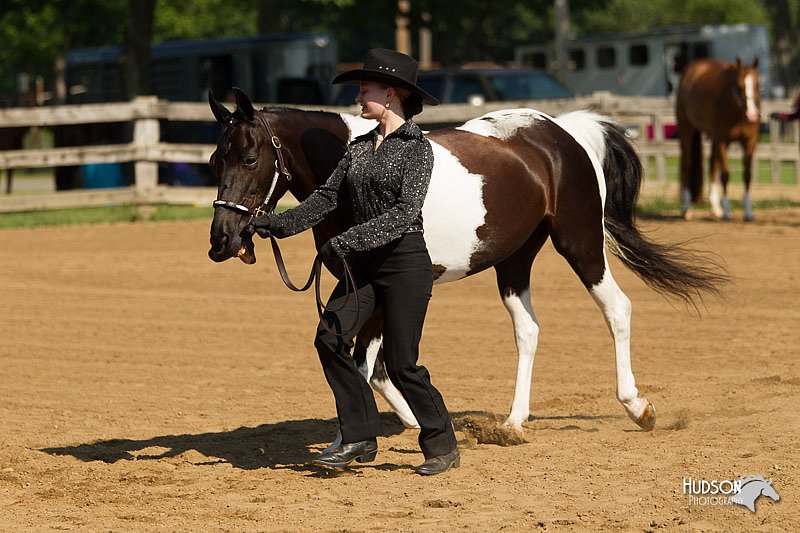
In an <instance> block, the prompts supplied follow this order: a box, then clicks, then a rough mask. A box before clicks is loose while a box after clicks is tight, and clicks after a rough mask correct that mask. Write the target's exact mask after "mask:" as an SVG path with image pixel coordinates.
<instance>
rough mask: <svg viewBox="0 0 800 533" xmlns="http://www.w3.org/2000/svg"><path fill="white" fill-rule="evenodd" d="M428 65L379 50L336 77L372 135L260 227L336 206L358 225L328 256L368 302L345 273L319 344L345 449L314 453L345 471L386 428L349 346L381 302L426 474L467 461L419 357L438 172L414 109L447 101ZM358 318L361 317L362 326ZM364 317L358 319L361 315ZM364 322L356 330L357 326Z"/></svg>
mask: <svg viewBox="0 0 800 533" xmlns="http://www.w3.org/2000/svg"><path fill="white" fill-rule="evenodd" d="M417 70H418V68H417V62H416V61H415V60H414V59H413V58H411V57H409V56H407V55H405V54H401V53H399V52H395V51H393V50H385V49H374V50H370V51H369V52H368V53H367V58H366V60H365V61H364V67H363V68H362V69H357V70H351V71H348V72H345V73H343V74H341V75H339V76H338V77H336V78H335V79H334V80H333V83H359V85H360V91H359V94H358V96H357V97H356V103H358V104H359V105H361V116H362V117H364V118H368V119H374V120H377V121H378V126H377V127H376V128H375V129H374V130H372V131H371V132H370V133H367V134H365V135H361V136H359V137H357V138H355V139H353V141H352V142H351V143H350V144H349V146H348V148H347V152H346V153H345V155H344V156H343V157H342V159H341V161H340V162H339V165H338V166H337V168H336V170H334V172H333V174H332V175H331V176H330V178H329V179H328V181H327V182H326V183H325V184H324V185H322V186H321V187H319V189H317V190H316V191H315V192H314V193H313V194H311V195H310V196H309V197H308V198H307V199H306V200H305V201H303V202H302V203H301V204H300V205H298V206H297V207H295V208H294V209H290V210H288V211H284V212H283V213H281V214H279V215H265V216H262V217H257V218H255V219H254V221H253V222H252V228H250V229H249V231H255V232H257V233H258V234H259V235H261V236H262V237H265V236H267V235H269V234H270V233H271V234H273V235H275V236H276V237H279V238H282V237H287V236H289V235H294V234H295V233H299V232H301V231H303V230H305V229H308V228H310V227H311V226H313V225H315V224H318V223H319V222H321V221H322V220H323V218H324V217H325V215H327V214H328V213H330V212H331V211H332V210H333V209H334V208H335V207H336V206H337V205H339V204H341V203H345V202H348V203H350V204H351V205H352V208H353V212H354V219H355V225H354V226H353V227H351V228H350V229H348V230H347V231H345V232H344V233H342V234H340V235H337V236H335V237H333V238H331V239H330V240H328V241H327V242H326V243H325V244H324V245H323V246H322V247H321V248H320V251H319V253H320V255H321V256H322V258H323V259H324V260H326V262H328V264H331V263H330V260H337V261H339V260H343V259H347V260H348V262H349V263H351V264H352V270H353V274H354V277H355V280H356V288H357V291H358V302H360V308H359V309H358V310H356V299H355V298H346V296H345V280H344V279H342V280H340V281H339V283H338V284H337V286H336V288H335V289H334V290H333V293H332V295H331V297H330V300H329V301H328V307H329V308H331V309H339V308H340V307H341V306H342V305H343V304H344V303H345V302H346V307H345V308H343V309H341V310H339V311H336V312H331V311H326V312H325V314H324V315H323V317H322V320H323V321H325V323H327V324H328V325H329V327H331V328H336V329H337V330H338V331H339V332H348V331H352V332H353V333H352V334H347V335H345V336H338V335H334V334H332V333H329V332H328V331H327V330H326V329H325V328H324V327H323V325H322V323H320V325H319V326H318V328H317V336H316V340H315V342H314V345H315V346H316V348H317V351H318V353H319V357H320V360H321V362H322V367H323V369H324V371H325V377H326V379H327V380H328V384H329V385H330V387H331V389H332V390H333V394H334V396H335V398H336V410H337V413H338V417H339V428H340V430H341V432H342V445H341V446H339V447H338V448H337V449H335V450H332V451H329V452H325V453H323V454H321V455H319V456H318V457H317V458H316V459H314V460H313V461H312V463H313V464H315V465H318V466H323V467H328V468H340V467H344V466H347V465H349V464H350V463H351V462H352V461H354V460H356V461H358V462H362V463H363V462H368V461H372V460H374V459H375V456H376V454H377V450H378V445H377V441H376V437H377V435H378V434H379V433H381V428H380V419H379V416H378V409H377V406H376V405H375V399H374V397H373V395H372V391H371V390H370V388H369V385H368V384H367V382H366V380H364V378H363V377H362V376H361V375H360V374H359V372H358V371H357V369H356V366H355V363H354V361H353V358H352V357H351V356H350V350H351V349H352V347H353V337H354V335H355V333H356V332H358V330H359V329H360V328H361V326H362V325H363V323H364V322H365V321H366V320H367V318H369V316H370V315H372V314H373V311H375V310H376V309H377V308H380V309H381V310H382V311H383V316H384V330H383V353H384V360H385V362H386V369H387V371H388V374H389V378H390V379H391V380H392V383H393V384H394V385H395V386H396V387H397V388H398V389H399V390H400V392H402V394H403V396H404V397H405V399H406V401H407V402H408V404H409V406H410V407H411V411H412V412H413V413H414V415H415V417H416V418H417V421H418V422H419V424H420V427H421V431H420V435H419V444H420V447H421V448H422V452H423V454H424V455H425V462H424V463H423V464H422V465H420V466H419V467H417V468H416V472H417V473H419V474H423V475H432V474H440V473H442V472H445V471H447V470H449V469H450V468H455V467H458V466H459V463H460V457H459V452H458V448H457V447H456V439H455V435H454V433H453V424H452V422H451V420H450V415H449V414H448V412H447V408H446V407H445V405H444V401H443V400H442V397H441V395H440V394H439V392H438V391H437V390H436V389H435V388H434V387H433V385H432V384H431V381H430V376H429V374H428V371H427V370H426V369H425V368H424V367H422V366H419V365H417V359H418V356H419V341H420V337H421V334H422V325H423V322H424V319H425V313H426V311H427V307H428V300H429V299H430V295H431V288H432V286H433V270H432V268H431V259H430V256H429V255H428V249H427V247H426V245H425V239H424V237H423V234H422V204H423V202H424V200H425V194H426V193H427V190H428V183H429V182H430V177H431V171H432V170H433V151H432V150H431V146H430V143H429V142H428V140H427V139H425V137H424V136H423V135H422V131H421V130H420V129H419V127H418V126H417V125H416V124H415V123H414V121H413V120H412V116H413V115H415V114H417V113H419V112H420V111H422V104H423V103H425V104H429V105H437V104H438V103H439V102H438V101H437V100H436V99H435V98H433V97H432V96H431V95H429V94H428V93H426V92H425V91H423V90H422V89H421V88H419V87H417V85H416V80H417ZM356 320H357V322H356ZM354 322H355V323H354ZM353 326H355V327H353Z"/></svg>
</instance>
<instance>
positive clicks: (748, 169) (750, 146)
mask: <svg viewBox="0 0 800 533" xmlns="http://www.w3.org/2000/svg"><path fill="white" fill-rule="evenodd" d="M757 141H758V136H757V135H754V136H753V137H752V140H749V141H746V142H743V143H742V148H743V149H744V160H743V163H744V200H743V203H744V220H745V222H751V221H753V220H754V219H755V217H754V215H753V201H752V199H751V198H750V181H751V180H752V179H753V152H755V149H756V143H757Z"/></svg>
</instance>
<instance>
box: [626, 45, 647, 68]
mask: <svg viewBox="0 0 800 533" xmlns="http://www.w3.org/2000/svg"><path fill="white" fill-rule="evenodd" d="M648 59H649V57H648V52H647V45H646V44H632V45H631V47H630V48H629V49H628V62H629V63H630V64H631V65H633V66H636V67H640V66H642V65H646V64H647V61H648Z"/></svg>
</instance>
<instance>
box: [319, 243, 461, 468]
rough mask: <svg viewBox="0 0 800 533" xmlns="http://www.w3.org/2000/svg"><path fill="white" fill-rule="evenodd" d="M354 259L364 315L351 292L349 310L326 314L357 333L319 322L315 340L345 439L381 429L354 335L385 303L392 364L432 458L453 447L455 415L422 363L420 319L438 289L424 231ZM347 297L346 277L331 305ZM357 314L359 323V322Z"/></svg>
mask: <svg viewBox="0 0 800 533" xmlns="http://www.w3.org/2000/svg"><path fill="white" fill-rule="evenodd" d="M352 262H353V268H352V270H353V275H354V277H355V280H356V288H357V290H358V297H359V304H360V309H359V310H358V313H356V302H355V298H354V297H353V295H352V294H351V295H350V298H349V300H347V305H346V307H345V308H344V309H342V310H340V311H336V312H331V311H327V312H325V314H324V315H323V317H322V320H324V321H325V322H326V324H328V326H329V327H331V329H334V330H335V331H337V332H339V333H341V332H343V331H349V330H351V329H352V330H353V333H352V334H350V335H348V336H346V337H337V336H336V335H332V334H330V333H328V332H327V331H326V330H325V329H324V328H323V327H322V325H321V324H320V326H319V327H318V328H317V337H316V340H315V342H314V345H315V346H316V348H317V351H318V353H319V358H320V361H321V362H322V368H323V370H324V371H325V377H326V379H327V380H328V384H329V385H330V387H331V390H332V391H333V395H334V397H335V398H336V411H337V413H338V416H339V427H340V429H341V431H342V440H343V442H345V443H348V442H358V441H362V440H367V439H372V438H375V437H376V436H378V435H379V434H380V433H381V426H380V419H379V416H378V408H377V406H376V405H375V398H374V396H373V394H372V390H371V389H370V387H369V384H368V383H367V382H366V380H365V379H364V378H363V376H362V375H361V374H360V373H359V372H358V370H357V369H356V365H355V362H354V360H353V358H352V357H351V356H350V352H351V350H352V348H353V338H354V337H355V335H356V333H357V332H358V330H359V329H361V326H363V325H364V322H366V320H367V319H368V318H369V317H370V315H372V313H373V312H374V311H375V309H377V308H381V309H382V310H383V316H384V326H383V356H384V360H385V362H386V370H387V373H388V374H389V379H391V381H392V383H393V384H394V385H395V387H397V388H398V389H399V390H400V392H401V393H402V394H403V397H404V398H405V399H406V401H407V402H408V405H409V407H411V411H412V412H413V413H414V416H415V417H416V418H417V421H418V422H419V425H420V427H421V431H420V435H419V445H420V448H422V453H423V454H424V455H425V457H426V458H430V457H435V456H437V455H442V454H445V453H449V452H451V451H452V450H453V449H455V447H456V439H455V435H454V434H453V425H452V423H451V421H450V415H449V414H448V412H447V408H446V407H445V405H444V401H443V400H442V396H441V394H439V391H437V390H436V389H435V388H434V386H433V385H432V384H431V379H430V375H429V374H428V371H427V370H426V369H425V367H423V366H419V365H417V359H418V357H419V341H420V337H421V336H422V324H423V322H424V321H425V313H426V311H427V309H428V300H430V297H431V288H432V287H433V270H432V269H431V259H430V256H429V255H428V249H427V247H426V246H425V239H424V237H423V236H422V233H420V232H413V233H407V234H406V235H404V236H403V237H401V238H399V239H397V240H396V241H393V242H391V243H389V244H387V245H385V246H382V247H380V248H377V249H375V250H371V251H369V252H362V253H357V254H354V257H353V261H352ZM344 302H345V281H344V280H340V281H339V284H338V285H337V286H336V288H335V289H334V290H333V293H332V294H331V297H330V300H329V301H328V307H331V308H332V309H338V308H339V307H341V306H342V305H343V304H344ZM356 314H357V315H358V316H357V317H356ZM356 319H357V320H358V323H357V327H356V328H353V324H354V321H355V320H356Z"/></svg>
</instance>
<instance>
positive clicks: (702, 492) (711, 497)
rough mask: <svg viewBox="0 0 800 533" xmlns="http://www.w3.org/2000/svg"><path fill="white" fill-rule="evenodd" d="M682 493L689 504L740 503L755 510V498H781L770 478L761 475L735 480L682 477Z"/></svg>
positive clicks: (775, 499) (776, 499)
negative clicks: (687, 498) (686, 497)
mask: <svg viewBox="0 0 800 533" xmlns="http://www.w3.org/2000/svg"><path fill="white" fill-rule="evenodd" d="M683 494H684V495H686V496H688V497H689V504H690V505H742V506H744V507H747V508H748V509H750V511H751V512H753V513H755V512H756V500H758V498H759V497H760V496H766V497H768V498H771V499H772V500H774V501H776V502H777V501H778V500H780V499H781V497H780V496H778V493H777V492H776V491H775V488H774V487H773V486H772V480H768V479H764V478H763V477H762V476H746V477H743V478H740V479H736V480H729V479H723V480H717V479H712V480H707V479H693V478H690V477H688V478H686V477H685V478H683Z"/></svg>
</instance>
